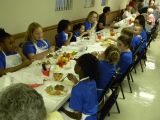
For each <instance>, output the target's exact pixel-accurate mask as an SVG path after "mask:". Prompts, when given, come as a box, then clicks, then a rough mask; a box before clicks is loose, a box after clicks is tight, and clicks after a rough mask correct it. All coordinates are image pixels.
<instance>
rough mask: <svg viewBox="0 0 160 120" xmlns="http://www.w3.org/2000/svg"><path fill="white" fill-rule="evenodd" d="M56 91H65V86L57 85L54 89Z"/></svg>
mask: <svg viewBox="0 0 160 120" xmlns="http://www.w3.org/2000/svg"><path fill="white" fill-rule="evenodd" d="M54 89H55V90H60V91H64V86H63V85H56V86H55V87H54Z"/></svg>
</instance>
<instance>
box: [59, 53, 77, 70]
mask: <svg viewBox="0 0 160 120" xmlns="http://www.w3.org/2000/svg"><path fill="white" fill-rule="evenodd" d="M76 54H77V52H75V51H74V52H72V53H66V52H65V53H63V55H62V56H60V57H59V58H58V61H57V65H59V67H63V66H64V65H66V64H67V63H68V62H69V61H70V60H71V59H73V57H74V55H76Z"/></svg>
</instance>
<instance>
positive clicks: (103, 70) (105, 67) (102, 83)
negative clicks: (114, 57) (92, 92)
mask: <svg viewBox="0 0 160 120" xmlns="http://www.w3.org/2000/svg"><path fill="white" fill-rule="evenodd" d="M99 73H100V78H99V81H98V83H97V91H98V98H99V97H100V95H101V93H102V90H103V89H105V87H106V86H107V85H108V84H109V82H110V80H111V78H112V76H113V75H114V74H115V66H114V65H113V64H109V63H108V62H106V61H100V63H99Z"/></svg>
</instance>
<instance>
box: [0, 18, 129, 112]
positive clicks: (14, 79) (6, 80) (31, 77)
mask: <svg viewBox="0 0 160 120" xmlns="http://www.w3.org/2000/svg"><path fill="white" fill-rule="evenodd" d="M125 23H127V22H126V20H122V21H120V22H118V23H117V24H116V25H118V26H121V27H125V26H126V25H125ZM115 31H116V32H117V34H116V36H115V39H116V38H117V36H118V35H120V31H121V28H120V29H117V30H115ZM102 32H103V34H104V36H105V37H107V36H110V32H109V29H105V30H102ZM93 38H94V37H92V38H91V39H90V40H83V41H78V43H73V44H71V45H69V46H67V47H64V48H62V51H65V52H67V51H68V52H71V51H77V52H78V56H80V55H82V54H85V53H91V52H93V51H99V52H101V51H104V50H105V49H106V48H105V47H102V46H101V43H100V42H96V41H95V40H93ZM78 56H77V57H78ZM36 62H37V61H36ZM36 62H34V63H33V64H32V65H30V66H29V67H27V68H24V69H21V70H19V71H17V72H14V73H8V74H7V75H5V76H3V77H1V78H0V91H2V90H3V89H4V88H6V87H7V86H9V85H10V84H13V83H26V84H33V83H38V84H43V85H42V86H39V87H37V88H36V90H37V92H38V93H40V94H41V95H42V96H43V99H44V102H45V106H46V109H47V112H48V113H50V112H52V111H56V110H58V109H59V108H60V107H61V106H63V105H64V103H66V101H67V100H68V99H69V97H70V92H71V89H72V85H73V84H72V83H71V82H70V81H69V80H67V79H65V80H64V81H63V82H59V83H57V82H55V81H54V80H52V78H46V77H44V76H43V75H42V73H41V69H42V68H41V65H37V63H36ZM38 62H39V61H38ZM52 62H53V66H55V65H54V62H55V60H53V61H52ZM74 65H75V61H72V60H71V61H70V63H68V65H67V66H66V67H64V68H63V69H61V70H60V71H59V72H62V73H64V74H65V75H67V73H74ZM53 71H54V67H53ZM44 79H47V80H49V81H46V82H43V80H44ZM56 84H62V85H64V86H65V87H66V88H67V90H68V92H67V93H66V94H65V95H64V96H50V95H48V94H47V93H46V92H45V90H44V89H45V88H46V87H47V86H49V85H56Z"/></svg>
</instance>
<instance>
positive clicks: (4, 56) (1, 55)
mask: <svg viewBox="0 0 160 120" xmlns="http://www.w3.org/2000/svg"><path fill="white" fill-rule="evenodd" d="M21 63H22V60H21V57H20V55H19V54H18V53H17V52H3V51H0V69H6V68H11V67H15V66H17V65H20V64H21Z"/></svg>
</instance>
